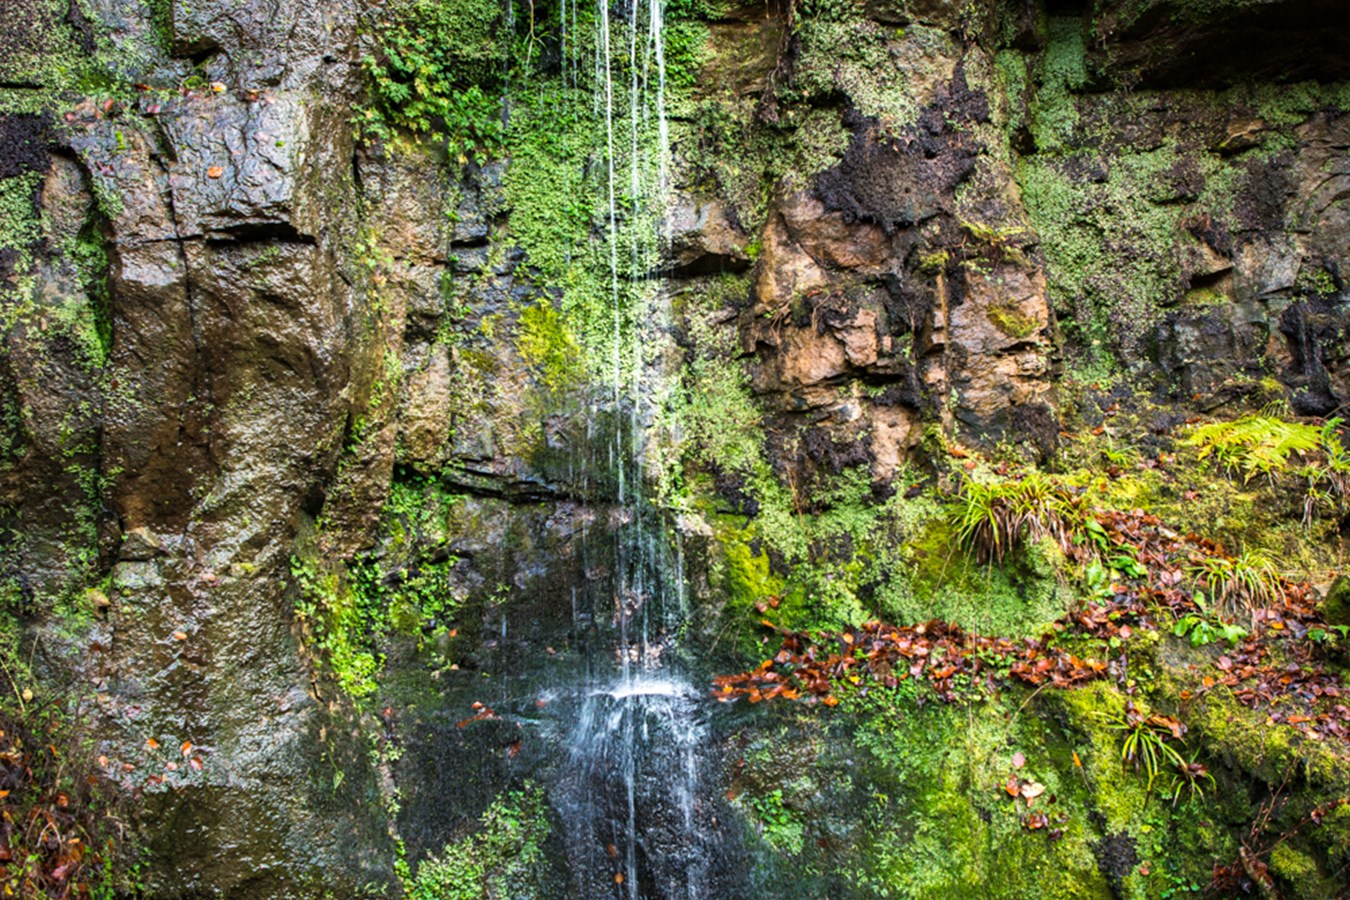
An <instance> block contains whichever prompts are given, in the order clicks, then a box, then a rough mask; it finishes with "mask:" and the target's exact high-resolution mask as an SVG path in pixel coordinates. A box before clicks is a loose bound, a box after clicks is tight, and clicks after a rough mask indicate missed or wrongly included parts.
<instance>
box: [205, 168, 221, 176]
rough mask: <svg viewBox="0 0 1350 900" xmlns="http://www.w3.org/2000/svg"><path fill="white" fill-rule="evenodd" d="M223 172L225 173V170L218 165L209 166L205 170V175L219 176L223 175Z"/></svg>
mask: <svg viewBox="0 0 1350 900" xmlns="http://www.w3.org/2000/svg"><path fill="white" fill-rule="evenodd" d="M224 174H225V170H224V169H222V168H221V167H220V166H212V167H211V168H209V169H207V170H206V177H207V178H219V177H220V176H222V175H224Z"/></svg>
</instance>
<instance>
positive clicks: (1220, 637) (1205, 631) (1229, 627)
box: [1172, 613, 1311, 647]
mask: <svg viewBox="0 0 1350 900" xmlns="http://www.w3.org/2000/svg"><path fill="white" fill-rule="evenodd" d="M1172 633H1173V634H1175V635H1176V636H1177V637H1184V638H1189V639H1190V642H1191V646H1192V647H1203V646H1205V645H1206V644H1212V643H1214V642H1216V641H1227V642H1228V643H1229V644H1236V643H1237V642H1238V641H1240V640H1243V639H1244V638H1246V637H1247V635H1248V633H1249V632H1248V631H1247V629H1245V628H1243V627H1242V626H1240V625H1233V624H1229V623H1226V622H1223V621H1221V620H1218V619H1213V618H1211V617H1209V616H1206V615H1203V614H1200V613H1187V614H1186V615H1184V616H1182V617H1181V618H1179V619H1177V622H1176V624H1175V625H1174V626H1172ZM1309 634H1310V635H1311V632H1309Z"/></svg>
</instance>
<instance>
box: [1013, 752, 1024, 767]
mask: <svg viewBox="0 0 1350 900" xmlns="http://www.w3.org/2000/svg"><path fill="white" fill-rule="evenodd" d="M1012 762H1013V768H1014V769H1020V768H1022V767H1023V766H1025V765H1026V764H1027V758H1026V757H1025V756H1023V755H1022V751H1021V750H1018V751H1017V752H1016V753H1014V754H1013V760H1012Z"/></svg>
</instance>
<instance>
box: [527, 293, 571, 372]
mask: <svg viewBox="0 0 1350 900" xmlns="http://www.w3.org/2000/svg"><path fill="white" fill-rule="evenodd" d="M516 350H517V351H518V352H519V353H520V357H521V359H523V360H524V361H525V364H526V365H527V366H530V368H532V369H533V370H534V372H535V374H536V376H537V377H538V378H539V380H540V381H542V382H543V384H544V385H545V386H546V387H548V389H549V390H551V391H561V390H564V389H566V388H567V387H569V386H571V385H572V384H573V383H575V381H576V379H577V372H576V369H575V366H576V363H577V358H578V355H579V354H580V348H578V347H577V343H576V341H575V340H574V339H573V338H572V335H571V333H570V332H569V331H568V330H567V326H566V325H565V324H564V323H563V320H562V316H560V315H559V314H558V311H557V310H556V309H554V307H553V305H552V304H551V303H549V302H548V301H547V300H541V301H540V302H538V303H536V304H535V305H533V306H527V307H526V308H525V309H524V310H522V311H521V313H520V324H519V329H518V331H517V334H516Z"/></svg>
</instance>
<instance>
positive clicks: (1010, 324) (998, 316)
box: [985, 303, 1041, 340]
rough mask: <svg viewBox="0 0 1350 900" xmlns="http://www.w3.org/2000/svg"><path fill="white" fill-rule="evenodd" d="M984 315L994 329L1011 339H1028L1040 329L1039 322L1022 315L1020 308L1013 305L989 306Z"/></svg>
mask: <svg viewBox="0 0 1350 900" xmlns="http://www.w3.org/2000/svg"><path fill="white" fill-rule="evenodd" d="M985 315H986V316H988V317H989V321H990V322H992V323H993V324H994V327H995V328H997V329H998V330H999V331H1001V332H1003V333H1004V334H1006V335H1007V336H1008V337H1011V338H1018V339H1019V340H1020V339H1024V338H1029V337H1031V336H1032V335H1033V334H1035V333H1036V332H1038V331H1040V329H1041V323H1040V322H1039V321H1037V320H1036V319H1034V318H1033V317H1031V316H1028V315H1026V314H1025V313H1023V312H1022V310H1021V308H1020V307H1018V306H1017V305H1016V304H1013V303H1001V304H997V305H994V306H991V307H989V309H988V310H986V311H985Z"/></svg>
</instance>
